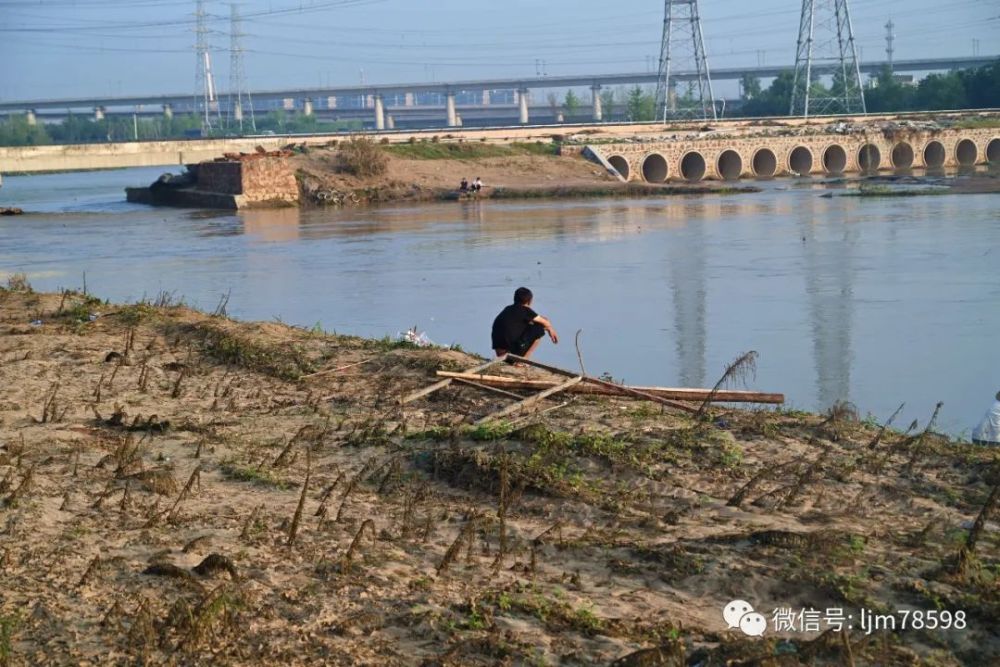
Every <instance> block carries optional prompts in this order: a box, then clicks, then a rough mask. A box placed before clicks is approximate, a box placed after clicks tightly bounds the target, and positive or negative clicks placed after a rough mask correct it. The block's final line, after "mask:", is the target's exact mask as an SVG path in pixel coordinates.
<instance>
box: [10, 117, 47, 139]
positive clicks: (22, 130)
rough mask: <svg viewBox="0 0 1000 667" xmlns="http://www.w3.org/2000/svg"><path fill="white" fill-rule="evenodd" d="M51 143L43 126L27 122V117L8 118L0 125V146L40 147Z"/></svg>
mask: <svg viewBox="0 0 1000 667" xmlns="http://www.w3.org/2000/svg"><path fill="white" fill-rule="evenodd" d="M49 143H52V139H51V138H50V137H49V134H48V132H47V131H46V129H45V125H44V124H42V123H40V122H39V123H36V124H34V125H32V124H30V123H29V122H28V117H27V116H10V117H8V118H7V120H6V121H4V122H2V123H0V146H41V145H44V144H49Z"/></svg>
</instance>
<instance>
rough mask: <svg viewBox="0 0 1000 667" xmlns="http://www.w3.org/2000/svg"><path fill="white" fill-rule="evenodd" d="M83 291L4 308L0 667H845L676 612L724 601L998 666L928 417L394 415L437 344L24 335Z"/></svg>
mask: <svg viewBox="0 0 1000 667" xmlns="http://www.w3.org/2000/svg"><path fill="white" fill-rule="evenodd" d="M428 144H430V142H428ZM82 298H83V297H80V296H78V295H76V294H75V293H72V294H68V295H67V294H63V293H60V294H30V293H27V292H21V291H18V292H12V291H8V290H4V296H3V300H4V308H5V311H6V312H9V313H12V314H14V316H13V317H11V319H10V320H7V321H5V322H0V336H2V335H5V334H6V333H7V332H8V331H11V330H14V328H16V327H24V325H23V324H20V322H22V321H24V320H25V319H27V317H28V315H27V313H35V312H41V313H43V314H48V315H46V316H45V318H44V319H45V320H46V324H45V325H44V326H42V327H37V333H35V334H34V335H31V336H7V337H6V338H4V340H5V341H8V344H9V345H10V346H11V349H12V351H13V352H14V355H13V357H11V358H14V359H16V360H17V361H15V362H14V363H8V364H4V365H2V366H0V380H2V381H0V511H3V512H4V513H5V520H4V524H3V527H2V529H3V530H4V531H5V532H6V533H7V534H8V535H12V536H13V539H8V540H5V541H0V572H2V573H3V576H4V599H3V600H2V601H0V664H2V662H3V661H6V662H8V663H9V664H21V662H25V661H28V660H30V659H32V656H37V655H40V654H41V652H44V653H45V654H46V657H49V658H51V659H52V660H53V661H55V662H74V661H78V659H79V656H76V655H71V653H72V650H71V649H70V648H68V647H71V646H76V645H78V644H74V643H73V642H74V641H75V638H76V637H78V636H82V634H80V633H83V632H90V633H91V634H89V635H88V640H87V641H88V642H89V643H90V644H92V645H93V646H95V647H98V649H99V650H100V651H101V654H102V655H121V656H127V660H128V661H129V662H136V663H139V662H142V663H145V664H154V663H155V664H158V663H160V662H169V661H171V660H173V661H175V662H176V661H180V662H181V663H185V664H186V663H192V664H193V663H202V662H205V663H207V662H211V661H213V660H214V659H215V658H216V657H217V656H219V655H227V656H238V659H239V662H240V663H241V664H248V665H254V664H276V663H283V662H296V661H298V662H315V660H316V659H318V658H317V656H322V657H323V659H326V660H328V661H330V662H338V663H339V662H343V663H344V664H349V663H352V662H357V661H358V660H370V661H371V662H373V663H376V662H377V663H378V664H420V663H427V664H452V665H456V664H462V665H464V664H470V665H475V664H492V663H494V662H503V661H509V662H511V663H512V664H529V665H530V664H558V663H561V662H569V661H577V662H580V663H581V664H596V663H600V664H608V663H612V662H613V661H614V660H615V659H617V660H618V663H617V664H620V665H641V664H664V662H663V661H667V662H666V664H687V663H693V662H699V664H706V665H714V664H720V665H721V664H729V663H732V664H754V661H759V660H760V659H761V657H760V656H762V655H764V654H763V653H762V651H763V650H765V649H766V650H767V651H768V652H767V654H766V656H765V658H766V659H768V660H770V659H772V658H774V659H778V658H780V661H781V662H782V664H786V663H787V664H789V665H794V664H817V665H821V664H827V665H832V664H844V663H843V661H842V660H841V658H842V654H843V652H844V642H843V639H842V638H840V637H837V641H832V640H829V639H817V640H811V639H810V640H803V639H802V638H801V637H799V636H794V635H788V634H787V633H784V634H783V633H772V631H771V630H770V629H769V635H770V636H771V637H772V639H771V640H770V641H771V642H773V643H762V642H761V641H757V640H747V639H745V638H742V637H741V636H739V633H733V632H730V631H727V630H726V629H725V625H724V624H723V622H722V619H721V618H718V619H714V618H713V617H712V616H706V614H705V612H704V610H705V609H712V608H717V605H718V604H720V601H725V600H727V599H731V597H732V596H733V594H734V590H741V591H742V590H745V589H744V588H742V587H743V586H746V585H748V584H749V585H751V586H753V587H755V588H758V589H764V588H766V589H768V590H780V591H782V595H783V596H787V600H789V604H791V601H793V600H794V601H795V602H796V603H799V601H802V602H801V604H813V605H815V606H816V608H831V607H839V608H843V609H844V611H845V614H850V613H854V614H857V613H858V611H857V610H858V608H860V607H865V608H866V609H869V610H876V611H879V613H883V612H885V611H887V610H891V609H902V608H910V607H914V606H916V607H919V608H924V609H935V610H949V611H955V610H958V609H962V610H963V611H964V612H965V613H966V614H967V616H968V618H967V622H968V629H967V630H966V631H963V632H949V633H941V632H937V633H930V632H929V631H925V632H919V631H913V632H908V633H895V634H873V637H874V639H872V640H870V641H867V642H866V641H865V640H864V639H862V638H861V637H860V636H859V635H858V633H857V632H855V633H854V634H853V635H852V636H851V638H850V650H851V655H852V656H853V659H854V661H855V664H858V665H867V664H878V665H886V666H887V667H889V666H892V667H895V666H897V665H898V666H901V665H904V664H905V665H910V664H914V663H915V660H916V659H915V658H914V651H915V650H917V649H918V648H919V647H922V646H928V645H932V646H934V647H935V649H936V650H937V652H938V653H937V657H936V658H935V659H937V660H938V661H939V663H941V664H949V665H953V664H978V663H977V662H976V660H977V659H978V658H979V657H981V656H982V655H987V654H989V652H990V651H996V650H997V649H998V648H1000V639H998V637H997V635H996V633H995V631H994V630H993V626H992V625H991V622H992V620H993V619H995V618H996V617H997V616H998V614H1000V603H998V601H997V596H996V582H997V581H998V580H1000V561H998V559H997V558H996V553H998V549H1000V541H998V536H997V535H996V532H995V531H993V530H991V529H990V528H991V526H992V522H993V521H994V520H995V512H996V506H997V504H998V502H1000V501H998V500H997V498H998V495H1000V493H998V491H997V488H998V487H997V486H996V481H997V480H996V479H995V477H996V473H995V472H994V471H995V466H996V465H997V463H996V453H995V452H992V451H988V450H985V449H982V448H977V447H974V446H972V445H970V444H966V443H958V442H955V441H949V440H947V439H946V438H944V437H942V436H940V435H938V434H936V433H934V432H933V430H932V428H931V426H932V425H933V423H934V414H933V413H932V412H931V410H930V406H928V417H930V419H929V420H928V421H927V423H926V424H924V422H923V420H922V421H921V423H922V424H923V428H918V427H917V426H915V425H914V426H911V427H910V428H909V429H908V430H906V431H900V430H894V428H892V426H891V424H892V421H893V417H890V418H889V419H888V420H887V421H886V422H883V423H880V422H879V421H878V420H876V419H869V420H865V421H859V420H857V415H856V410H855V409H854V408H853V406H850V405H848V404H840V405H837V406H835V407H834V408H833V409H831V410H830V411H829V413H827V414H824V415H812V414H807V413H803V412H798V411H770V410H760V411H738V410H731V411H727V412H726V413H724V414H718V413H716V414H715V415H714V416H713V417H712V419H707V418H706V419H696V418H693V417H692V416H691V415H689V414H687V413H676V412H674V411H672V410H670V409H669V408H668V409H666V410H664V409H662V408H661V407H660V406H652V405H651V404H646V403H642V402H632V401H629V402H626V401H624V400H623V399H618V398H609V397H586V396H581V397H579V398H577V400H575V401H574V402H573V403H572V404H570V405H567V406H564V407H562V408H561V409H560V410H556V411H549V412H539V413H535V414H526V415H523V416H521V417H520V418H519V419H518V420H517V421H513V422H504V421H492V422H487V423H484V424H483V425H479V426H476V425H474V424H473V422H474V421H475V420H477V419H479V418H480V417H482V416H484V415H486V414H488V413H490V412H493V411H495V410H496V409H497V408H498V406H502V405H505V404H506V401H507V400H508V399H506V398H504V397H502V396H498V395H495V394H493V393H486V392H482V391H479V390H477V389H475V388H469V387H467V386H458V385H454V386H451V387H449V388H447V389H443V390H441V391H440V392H437V393H436V394H433V395H431V396H428V397H425V398H423V399H420V400H419V401H417V402H414V403H412V404H407V405H404V406H401V405H399V404H398V401H397V399H398V398H399V397H400V396H402V395H404V394H407V393H409V392H412V391H413V390H414V389H417V388H420V387H423V386H427V385H428V384H430V383H431V382H433V381H434V380H435V376H434V371H435V370H436V369H437V368H439V367H441V366H443V365H445V364H446V362H447V363H451V364H455V365H457V367H459V368H469V367H472V366H475V365H477V364H479V363H482V361H481V360H479V359H476V358H474V357H472V356H469V355H463V354H462V353H460V352H458V351H446V350H443V349H434V350H426V349H411V348H409V347H407V346H397V345H395V344H394V343H393V342H392V341H383V342H378V341H376V342H368V341H362V340H360V339H356V338H350V337H344V336H336V335H327V334H325V333H323V332H321V331H315V332H313V331H308V330H305V329H298V328H293V327H286V326H283V325H280V324H273V323H268V324H264V325H260V324H242V323H239V322H235V321H232V320H228V319H223V318H222V317H213V316H212V315H211V314H200V313H196V312H194V311H191V310H189V309H186V308H172V307H167V306H166V303H163V304H161V305H157V303H156V302H151V303H148V304H134V305H133V306H126V307H115V306H113V305H112V306H107V305H106V304H102V305H101V309H102V312H103V314H102V316H101V317H100V318H97V319H96V320H95V321H93V322H89V323H88V324H87V325H86V326H85V327H77V326H75V325H74V323H72V322H70V321H69V319H68V317H63V318H59V317H56V318H53V317H51V314H52V313H56V312H57V311H58V310H59V309H60V307H62V309H63V311H64V312H68V311H70V310H71V309H72V308H73V307H74V305H75V304H76V303H82ZM95 307H96V303H95ZM104 311H106V312H104ZM3 327H6V329H4V328H3ZM77 329H80V330H79V331H77ZM67 332H74V333H76V334H77V335H70V336H67V335H65V334H66V333H67ZM29 351H30V352H31V353H32V354H30V355H28V354H26V353H27V352H29ZM111 352H114V353H115V354H114V355H112V354H111ZM7 354H10V353H9V352H8V353H7ZM126 357H131V358H132V360H133V361H132V362H131V363H128V364H126V363H125V358H126ZM307 367H308V368H313V367H315V368H322V369H324V372H323V373H321V374H319V375H315V376H312V377H309V378H302V377H300V376H301V373H302V369H304V368H307ZM185 369H186V370H185ZM284 369H288V371H289V372H286V371H285V370H284ZM327 369H328V370H329V372H326V371H327ZM336 369H346V370H345V371H339V370H336ZM290 371H295V372H290ZM498 372H506V369H499V370H498ZM182 373H183V374H184V381H183V383H182V388H181V391H179V392H175V391H174V389H175V387H176V386H177V378H178V377H180V376H181V374H182ZM734 374H735V373H734ZM734 374H730V378H731V377H732V375H734ZM95 389H96V390H95ZM175 393H176V396H175ZM548 407H549V406H544V408H545V409H548ZM182 482H183V487H181V483H182ZM914 498H918V499H919V502H914ZM53 515H54V516H57V517H58V518H59V520H58V521H52V520H51V516H53ZM123 536H124V537H125V541H124V542H123V541H122V539H123ZM40 555H41V556H44V569H43V570H42V571H41V574H44V576H39V575H40V571H39V570H38V563H39V557H40ZM195 563H197V565H195ZM748 578H749V581H748ZM635 591H640V594H639V595H636V594H635ZM331 596H336V600H335V601H336V604H330V603H329V601H330V600H331V599H333V598H331ZM637 600H641V604H640V606H636V601H637ZM677 600H689V602H688V603H687V604H688V605H689V606H690V607H691V609H692V610H693V611H692V612H691V613H688V612H687V611H686V609H685V606H684V605H678V604H677ZM752 602H758V601H756V600H753V601H752ZM761 604H766V602H765V603H761ZM22 609H23V610H24V613H22V612H21V610H22ZM308 624H316V627H323V628H324V630H323V631H322V632H315V633H297V632H295V633H292V635H290V634H289V633H290V632H292V628H299V627H304V625H308ZM292 636H293V637H294V641H289V640H288V638H289V637H292ZM775 647H777V648H775ZM793 648H794V651H793V650H792V649H793ZM772 649H773V651H774V652H780V656H777V655H775V654H774V653H773V652H772ZM921 650H922V649H921ZM921 659H922V658H921ZM644 661H645V662H644ZM650 661H651V662H650ZM657 661H659V662H657ZM916 661H917V662H919V660H916ZM925 662H927V661H926V660H925Z"/></svg>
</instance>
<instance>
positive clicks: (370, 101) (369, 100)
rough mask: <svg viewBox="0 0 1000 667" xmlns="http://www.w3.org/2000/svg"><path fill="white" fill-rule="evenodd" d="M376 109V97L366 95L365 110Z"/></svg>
mask: <svg viewBox="0 0 1000 667" xmlns="http://www.w3.org/2000/svg"><path fill="white" fill-rule="evenodd" d="M374 107H375V96H374V95H365V108H366V109H373V108H374Z"/></svg>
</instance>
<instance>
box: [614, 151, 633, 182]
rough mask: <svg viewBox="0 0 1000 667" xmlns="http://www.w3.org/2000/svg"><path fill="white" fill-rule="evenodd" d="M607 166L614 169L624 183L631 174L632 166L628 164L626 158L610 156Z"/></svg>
mask: <svg viewBox="0 0 1000 667" xmlns="http://www.w3.org/2000/svg"><path fill="white" fill-rule="evenodd" d="M608 164H610V165H611V166H612V167H614V168H615V169H616V170H617V171H618V173H619V174H621V175H622V178H624V179H625V180H626V181H627V180H629V178H630V177H631V174H632V166H631V165H630V164H629V163H628V158H626V157H625V156H624V155H612V156H611V157H609V158H608Z"/></svg>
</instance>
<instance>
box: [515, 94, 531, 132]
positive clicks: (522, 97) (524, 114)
mask: <svg viewBox="0 0 1000 667" xmlns="http://www.w3.org/2000/svg"><path fill="white" fill-rule="evenodd" d="M517 103H518V108H519V110H520V121H521V125H527V124H528V122H529V121H530V120H531V118H530V116H529V115H528V89H527V88H521V89H519V90H518V91H517Z"/></svg>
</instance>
